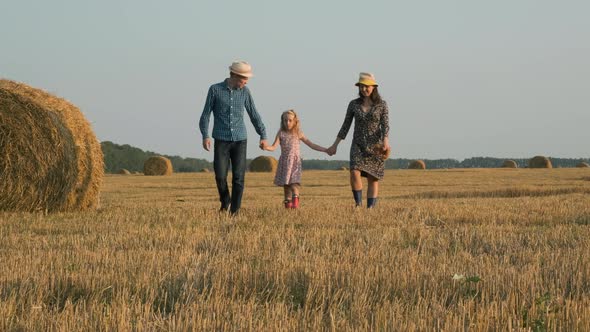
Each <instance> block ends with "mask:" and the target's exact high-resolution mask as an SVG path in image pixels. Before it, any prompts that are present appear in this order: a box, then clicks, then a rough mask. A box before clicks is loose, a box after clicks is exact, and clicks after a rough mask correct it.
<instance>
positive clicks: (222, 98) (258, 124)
mask: <svg viewBox="0 0 590 332" xmlns="http://www.w3.org/2000/svg"><path fill="white" fill-rule="evenodd" d="M244 109H245V110H246V112H248V115H249V116H250V121H252V124H253V125H254V128H255V129H256V132H257V133H258V135H260V139H266V129H265V128H264V124H263V123H262V119H261V118H260V115H259V114H258V112H257V111H256V106H255V105H254V100H253V99H252V95H251V94H250V90H249V89H248V88H247V87H243V88H242V89H230V87H229V86H228V84H227V80H225V81H223V82H220V83H217V84H213V85H212V86H211V87H209V92H208V93H207V100H206V101H205V107H204V108H203V114H201V120H200V121H199V128H200V129H201V134H202V135H203V139H206V138H209V119H210V117H211V112H213V138H214V139H218V140H222V141H243V140H245V139H247V138H248V134H247V133H246V124H245V123H244Z"/></svg>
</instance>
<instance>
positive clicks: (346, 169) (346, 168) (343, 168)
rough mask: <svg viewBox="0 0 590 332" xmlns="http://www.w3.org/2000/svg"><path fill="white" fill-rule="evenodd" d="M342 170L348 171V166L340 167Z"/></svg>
mask: <svg viewBox="0 0 590 332" xmlns="http://www.w3.org/2000/svg"><path fill="white" fill-rule="evenodd" d="M340 170H341V171H348V167H346V166H342V167H340Z"/></svg>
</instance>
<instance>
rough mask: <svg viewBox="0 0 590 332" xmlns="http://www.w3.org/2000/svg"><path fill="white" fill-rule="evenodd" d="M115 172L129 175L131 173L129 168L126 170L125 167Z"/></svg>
mask: <svg viewBox="0 0 590 332" xmlns="http://www.w3.org/2000/svg"><path fill="white" fill-rule="evenodd" d="M117 174H121V175H130V174H131V172H129V170H128V169H126V168H121V169H120V170H119V171H118V172H117Z"/></svg>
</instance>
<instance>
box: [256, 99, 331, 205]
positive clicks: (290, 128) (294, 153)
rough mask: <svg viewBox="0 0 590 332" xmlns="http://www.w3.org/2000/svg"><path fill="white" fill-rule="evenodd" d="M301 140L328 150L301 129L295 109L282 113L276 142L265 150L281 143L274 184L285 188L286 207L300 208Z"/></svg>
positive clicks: (311, 145) (316, 148)
mask: <svg viewBox="0 0 590 332" xmlns="http://www.w3.org/2000/svg"><path fill="white" fill-rule="evenodd" d="M299 141H302V142H303V143H305V144H307V146H309V147H310V148H312V149H314V150H316V151H321V152H326V148H324V147H321V146H319V145H316V144H314V143H312V142H311V141H310V140H309V139H307V137H305V135H303V132H301V130H300V129H299V118H298V117H297V113H295V111H293V110H288V111H285V112H283V114H281V129H280V130H279V132H278V133H277V136H276V138H275V141H274V143H273V144H272V145H271V146H267V147H266V148H265V150H268V151H274V150H275V149H276V148H277V146H278V145H279V143H280V144H281V157H280V158H279V164H278V166H277V174H276V175H275V181H274V184H276V185H277V186H283V188H284V190H285V201H284V203H285V208H292V209H297V208H299V188H300V186H301V185H300V183H301V154H300V152H299Z"/></svg>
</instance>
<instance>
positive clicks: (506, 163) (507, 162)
mask: <svg viewBox="0 0 590 332" xmlns="http://www.w3.org/2000/svg"><path fill="white" fill-rule="evenodd" d="M502 167H503V168H518V164H517V163H516V161H514V160H504V163H503V164H502Z"/></svg>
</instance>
